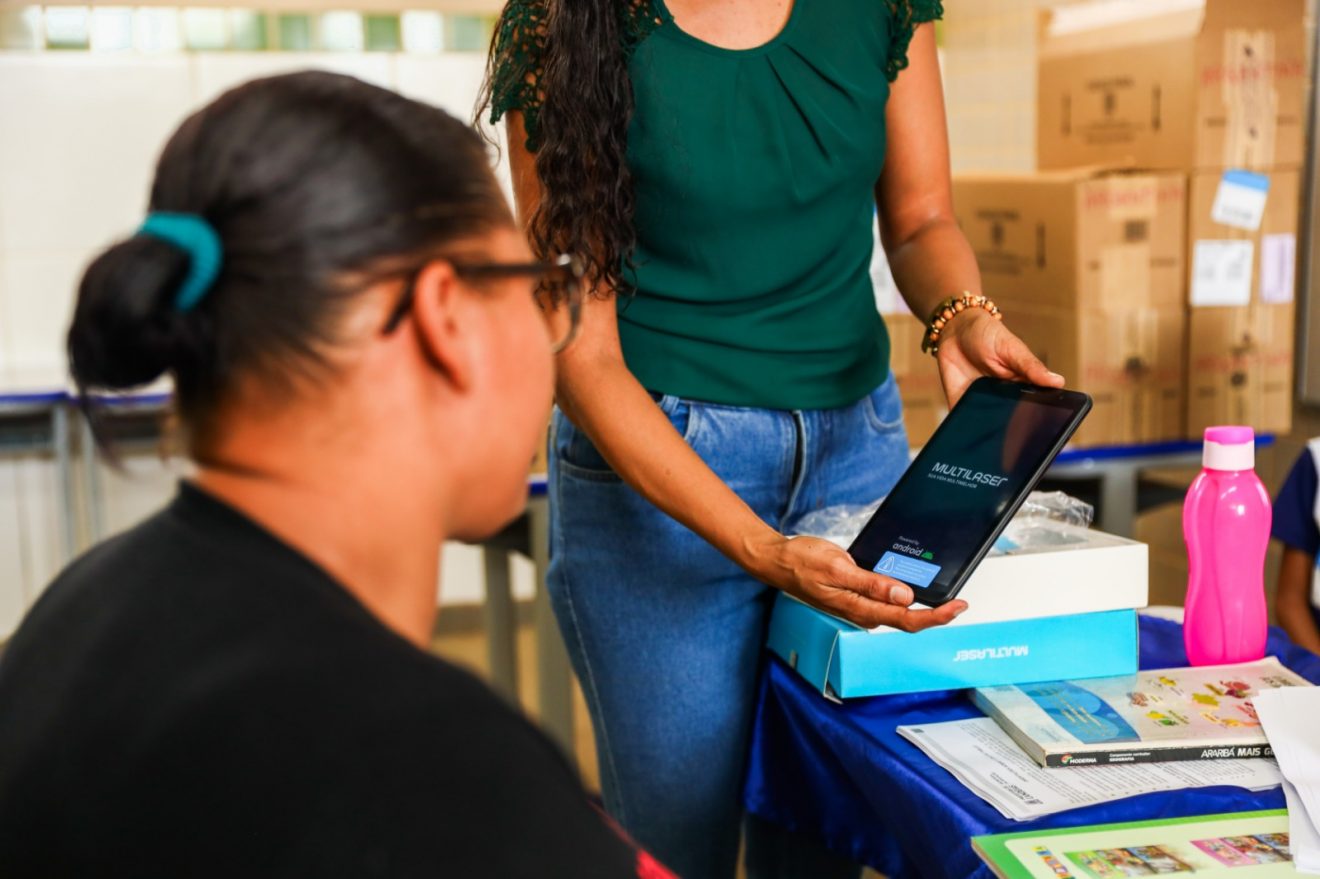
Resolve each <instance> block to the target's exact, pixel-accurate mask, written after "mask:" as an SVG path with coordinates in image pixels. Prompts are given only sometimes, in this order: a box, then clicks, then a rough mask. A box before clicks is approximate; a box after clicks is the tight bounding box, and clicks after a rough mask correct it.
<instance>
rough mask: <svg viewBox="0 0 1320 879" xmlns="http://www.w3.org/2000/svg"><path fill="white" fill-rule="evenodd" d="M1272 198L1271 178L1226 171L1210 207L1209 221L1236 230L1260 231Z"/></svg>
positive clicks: (1220, 179) (1245, 172)
mask: <svg viewBox="0 0 1320 879" xmlns="http://www.w3.org/2000/svg"><path fill="white" fill-rule="evenodd" d="M1269 194H1270V178H1269V177H1268V176H1266V175H1265V174H1253V173H1252V172H1250V171H1225V172H1224V174H1223V176H1222V177H1220V178H1219V189H1217V190H1216V191H1215V201H1214V204H1212V205H1211V206H1210V219H1212V220H1214V221H1215V222H1216V223H1222V224H1223V225H1225V226H1232V227H1233V228H1235V229H1245V230H1246V231H1248V232H1255V231H1258V230H1259V229H1260V223H1261V220H1263V219H1264V218H1265V203H1266V202H1267V201H1268V200H1269Z"/></svg>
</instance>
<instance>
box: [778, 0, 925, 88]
mask: <svg viewBox="0 0 1320 879" xmlns="http://www.w3.org/2000/svg"><path fill="white" fill-rule="evenodd" d="M799 2H801V0H799ZM885 2H886V3H887V4H888V5H889V14H890V20H889V60H888V61H886V62H885V78H886V79H888V80H889V81H890V82H893V81H894V80H895V79H897V78H898V74H899V73H900V72H901V71H903V70H904V69H906V68H907V66H908V57H907V50H908V45H909V44H910V43H911V42H912V34H913V33H914V32H915V31H916V29H917V25H919V24H922V23H924V22H927V21H935V20H936V19H938V18H943V17H944V4H943V3H942V2H941V0H885Z"/></svg>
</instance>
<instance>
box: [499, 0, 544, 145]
mask: <svg viewBox="0 0 1320 879" xmlns="http://www.w3.org/2000/svg"><path fill="white" fill-rule="evenodd" d="M548 19H549V9H548V8H547V0H509V2H508V3H507V4H506V5H505V7H504V11H503V12H502V13H501V14H500V20H499V23H498V24H497V25H496V30H495V43H494V46H493V48H492V50H491V54H492V56H493V59H492V64H491V74H490V122H491V124H492V125H494V124H495V123H496V122H499V121H500V119H501V118H503V117H504V114H505V113H508V112H509V111H510V110H519V111H521V112H522V114H523V127H524V128H525V129H526V130H527V149H528V150H530V151H532V152H535V150H536V146H537V134H538V130H539V125H538V122H539V115H540V109H541V89H540V81H541V74H542V73H544V72H545V69H544V63H545V40H546V34H547V24H548Z"/></svg>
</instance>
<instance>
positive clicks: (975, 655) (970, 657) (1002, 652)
mask: <svg viewBox="0 0 1320 879" xmlns="http://www.w3.org/2000/svg"><path fill="white" fill-rule="evenodd" d="M1030 653H1031V647H1030V645H1028V644H1013V645H1011V646H1007V647H980V648H974V649H971V650H959V651H958V652H957V653H955V654H954V655H953V661H954V662H978V661H980V660H983V659H1015V658H1018V657H1022V656H1027V655H1029V654H1030Z"/></svg>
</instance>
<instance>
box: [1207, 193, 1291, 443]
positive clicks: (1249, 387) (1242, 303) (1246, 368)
mask: <svg viewBox="0 0 1320 879" xmlns="http://www.w3.org/2000/svg"><path fill="white" fill-rule="evenodd" d="M1300 184H1301V180H1300V174H1299V172H1298V171H1296V170H1272V171H1268V172H1263V173H1258V174H1242V173H1234V172H1227V173H1226V172H1197V173H1194V174H1193V175H1192V177H1191V189H1190V213H1189V217H1190V220H1189V225H1188V247H1189V260H1190V271H1191V275H1190V282H1189V287H1190V289H1189V293H1190V299H1189V301H1190V303H1191V309H1190V313H1191V318H1190V328H1191V344H1190V346H1189V348H1188V361H1187V362H1188V391H1187V394H1188V401H1187V402H1188V409H1187V428H1188V432H1189V434H1190V435H1191V436H1193V437H1196V436H1200V435H1201V433H1202V432H1203V431H1204V430H1205V428H1207V427H1209V426H1211V425H1214V424H1249V425H1251V426H1252V427H1254V428H1256V430H1257V431H1258V432H1261V433H1287V432H1288V431H1289V430H1290V429H1291V427H1292V397H1293V359H1294V358H1293V347H1294V342H1293V340H1294V335H1295V333H1294V319H1293V317H1294V304H1293V295H1294V287H1295V284H1296V276H1295V272H1294V266H1295V264H1296V258H1297V255H1296V250H1297V222H1298V203H1299V197H1300ZM1244 191H1245V192H1244ZM1251 192H1255V193H1256V194H1255V195H1252V194H1250V193H1251ZM1235 199H1238V200H1243V201H1244V203H1243V205H1242V206H1241V207H1235ZM1253 200H1254V202H1255V203H1254V204H1248V203H1247V202H1251V201H1253Z"/></svg>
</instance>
